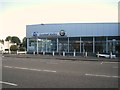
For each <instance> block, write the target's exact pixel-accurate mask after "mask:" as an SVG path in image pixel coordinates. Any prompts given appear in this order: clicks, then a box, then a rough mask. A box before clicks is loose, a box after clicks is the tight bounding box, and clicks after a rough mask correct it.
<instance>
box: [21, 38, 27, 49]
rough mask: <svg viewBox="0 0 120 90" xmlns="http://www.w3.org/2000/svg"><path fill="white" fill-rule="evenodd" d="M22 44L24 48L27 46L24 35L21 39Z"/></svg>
mask: <svg viewBox="0 0 120 90" xmlns="http://www.w3.org/2000/svg"><path fill="white" fill-rule="evenodd" d="M22 46H23V47H25V48H26V47H27V39H26V37H24V38H23V40H22Z"/></svg>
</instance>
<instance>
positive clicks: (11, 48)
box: [10, 45, 18, 51]
mask: <svg viewBox="0 0 120 90" xmlns="http://www.w3.org/2000/svg"><path fill="white" fill-rule="evenodd" d="M17 50H18V47H17V45H11V47H10V51H17Z"/></svg>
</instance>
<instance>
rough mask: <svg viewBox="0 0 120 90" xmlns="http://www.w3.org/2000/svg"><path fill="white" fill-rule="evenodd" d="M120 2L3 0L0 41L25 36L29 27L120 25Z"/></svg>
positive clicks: (95, 0)
mask: <svg viewBox="0 0 120 90" xmlns="http://www.w3.org/2000/svg"><path fill="white" fill-rule="evenodd" d="M118 1H119V0H0V39H5V38H6V37H7V36H18V37H19V38H20V39H22V38H23V37H25V35H26V25H30V24H41V23H44V24H45V23H83V22H118Z"/></svg>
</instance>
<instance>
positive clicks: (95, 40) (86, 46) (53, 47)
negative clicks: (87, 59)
mask: <svg viewBox="0 0 120 90" xmlns="http://www.w3.org/2000/svg"><path fill="white" fill-rule="evenodd" d="M27 41H28V52H33V51H35V52H50V53H52V52H53V51H54V52H63V51H64V52H66V53H71V52H74V51H76V52H78V53H82V52H90V53H97V52H99V53H110V52H113V53H118V52H119V45H120V37H119V36H115V37H51V38H40V37H39V38H29V39H27Z"/></svg>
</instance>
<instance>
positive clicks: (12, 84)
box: [0, 81, 18, 86]
mask: <svg viewBox="0 0 120 90" xmlns="http://www.w3.org/2000/svg"><path fill="white" fill-rule="evenodd" d="M0 83H1V84H7V85H11V86H18V85H17V84H14V83H9V82H3V81H0Z"/></svg>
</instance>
